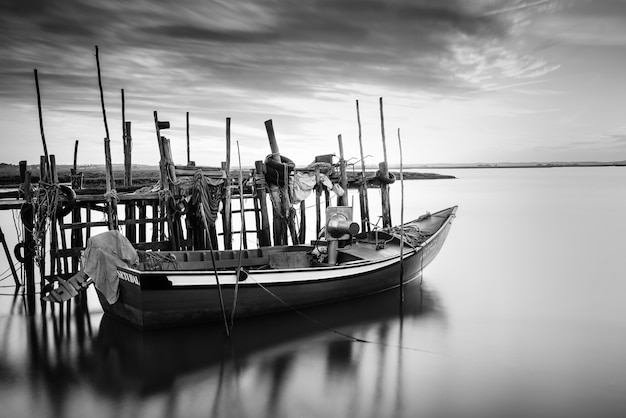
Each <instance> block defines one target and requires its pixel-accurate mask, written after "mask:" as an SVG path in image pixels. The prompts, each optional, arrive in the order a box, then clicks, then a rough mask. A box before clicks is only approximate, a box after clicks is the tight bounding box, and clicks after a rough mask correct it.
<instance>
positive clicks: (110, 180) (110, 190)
mask: <svg viewBox="0 0 626 418" xmlns="http://www.w3.org/2000/svg"><path fill="white" fill-rule="evenodd" d="M96 67H97V70H98V87H99V89H100V103H101V105H102V119H103V120H104V130H105V132H106V137H105V138H104V158H105V164H106V178H105V181H106V199H107V214H108V218H109V229H117V225H118V223H117V198H116V197H115V195H116V192H115V178H114V177H113V164H112V163H111V139H110V136H109V125H108V124H107V113H106V108H105V106H104V90H103V89H102V76H101V74H100V56H99V55H98V46H97V45H96Z"/></svg>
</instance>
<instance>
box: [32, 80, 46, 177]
mask: <svg viewBox="0 0 626 418" xmlns="http://www.w3.org/2000/svg"><path fill="white" fill-rule="evenodd" d="M35 88H36V90H37V111H38V112H39V130H40V132H41V142H42V143H43V153H44V157H45V163H44V167H43V170H42V172H43V174H44V175H43V176H41V177H40V178H39V180H43V181H46V180H47V179H48V175H49V173H50V165H49V164H50V160H49V158H48V146H47V145H46V136H45V135H44V130H43V114H42V111H41V93H40V91H39V76H38V75H37V70H35Z"/></svg>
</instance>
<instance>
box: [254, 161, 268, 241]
mask: <svg viewBox="0 0 626 418" xmlns="http://www.w3.org/2000/svg"><path fill="white" fill-rule="evenodd" d="M254 172H255V173H254V187H255V188H256V194H257V198H258V200H259V206H260V209H261V230H260V231H258V232H259V234H258V239H259V246H261V247H269V246H270V245H272V241H271V238H270V219H269V215H268V214H267V194H266V191H265V187H266V185H265V176H264V175H263V161H255V162H254Z"/></svg>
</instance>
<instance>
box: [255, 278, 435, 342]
mask: <svg viewBox="0 0 626 418" xmlns="http://www.w3.org/2000/svg"><path fill="white" fill-rule="evenodd" d="M248 278H250V279H252V281H254V283H256V284H257V285H258V286H259V287H260V288H261V289H263V290H264V291H265V292H267V293H268V294H269V295H270V296H272V297H273V298H274V299H276V300H277V301H279V302H280V303H282V304H283V305H284V306H285V307H287V308H289V309H290V310H292V311H294V312H295V313H296V314H298V315H300V316H301V317H303V318H305V319H306V320H308V321H309V322H311V323H313V324H314V325H316V326H318V327H320V328H322V329H325V330H326V331H329V332H332V333H333V334H337V335H339V336H341V337H343V338H346V339H348V340H350V341H353V342H358V343H365V344H375V345H381V346H385V347H392V348H399V349H401V350H407V351H416V352H420V353H429V354H440V353H437V352H436V351H431V350H424V349H421V348H415V347H407V346H403V345H398V344H388V343H384V342H381V341H373V340H368V339H365V338H359V337H355V336H354V335H350V334H346V333H345V332H341V331H339V330H337V329H335V328H332V327H330V326H328V325H326V324H323V323H322V322H320V321H318V320H317V319H315V318H313V317H311V316H310V315H307V314H306V313H304V312H302V311H301V310H299V309H297V308H295V307H293V306H291V305H290V304H288V303H287V302H285V301H284V300H283V299H282V298H281V297H280V296H278V295H277V294H275V293H274V292H272V291H271V290H269V289H268V288H266V287H265V286H263V285H262V284H261V283H259V282H258V281H256V280H255V279H254V277H253V276H252V275H250V276H248Z"/></svg>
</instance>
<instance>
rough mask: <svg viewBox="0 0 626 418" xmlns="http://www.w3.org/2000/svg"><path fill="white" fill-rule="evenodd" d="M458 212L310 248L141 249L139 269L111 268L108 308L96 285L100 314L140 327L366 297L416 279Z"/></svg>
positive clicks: (348, 231) (448, 211) (345, 234)
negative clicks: (113, 287) (113, 283)
mask: <svg viewBox="0 0 626 418" xmlns="http://www.w3.org/2000/svg"><path fill="white" fill-rule="evenodd" d="M456 210H457V207H456V206H454V207H451V208H448V209H444V210H442V211H439V212H436V213H433V214H426V215H423V216H421V217H419V218H418V219H416V220H414V221H411V222H407V223H405V224H404V226H403V227H395V228H388V229H379V230H374V231H370V232H367V233H361V234H355V235H353V234H352V233H351V231H352V228H351V226H350V225H348V226H347V229H344V230H342V234H343V235H342V236H341V238H342V239H338V240H332V239H331V240H328V241H315V242H313V243H312V245H294V246H274V247H261V248H257V249H250V250H240V251H231V250H220V251H208V250H203V251H169V252H168V251H158V252H150V251H145V252H139V263H138V264H137V265H135V266H132V267H131V266H118V267H117V279H118V280H119V298H118V299H117V301H116V302H114V303H109V302H108V301H107V298H106V297H105V295H104V294H103V292H102V291H101V290H100V289H98V286H96V290H97V293H98V297H99V299H100V303H101V305H102V307H103V309H104V311H105V312H106V313H108V314H110V315H112V316H114V317H117V318H120V319H123V320H125V321H127V322H129V323H131V324H133V325H135V326H137V327H140V328H156V327H172V326H178V325H182V324H191V323H201V322H207V321H218V320H224V319H225V318H231V316H232V317H234V318H240V317H247V316H255V315H262V314H267V313H271V312H276V311H281V310H288V309H299V308H303V307H307V306H314V305H321V304H326V303H331V302H337V301H340V300H345V299H350V298H355V297H359V296H364V295H369V294H373V293H377V292H382V291H385V290H389V289H393V288H397V287H398V286H400V285H401V284H403V283H408V282H411V281H413V280H415V279H417V278H419V277H420V276H421V274H422V270H423V268H424V267H426V266H427V265H428V264H429V263H430V262H431V261H432V260H433V259H434V258H435V256H436V255H437V254H438V253H439V251H440V249H441V247H442V245H443V243H444V241H445V239H446V237H447V235H448V232H449V230H450V227H451V223H452V221H453V219H454V217H455V212H456ZM327 226H328V224H327ZM401 238H403V240H401ZM325 253H327V254H325ZM329 261H330V262H329ZM401 272H402V274H401ZM401 276H402V278H401ZM233 311H234V314H233Z"/></svg>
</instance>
